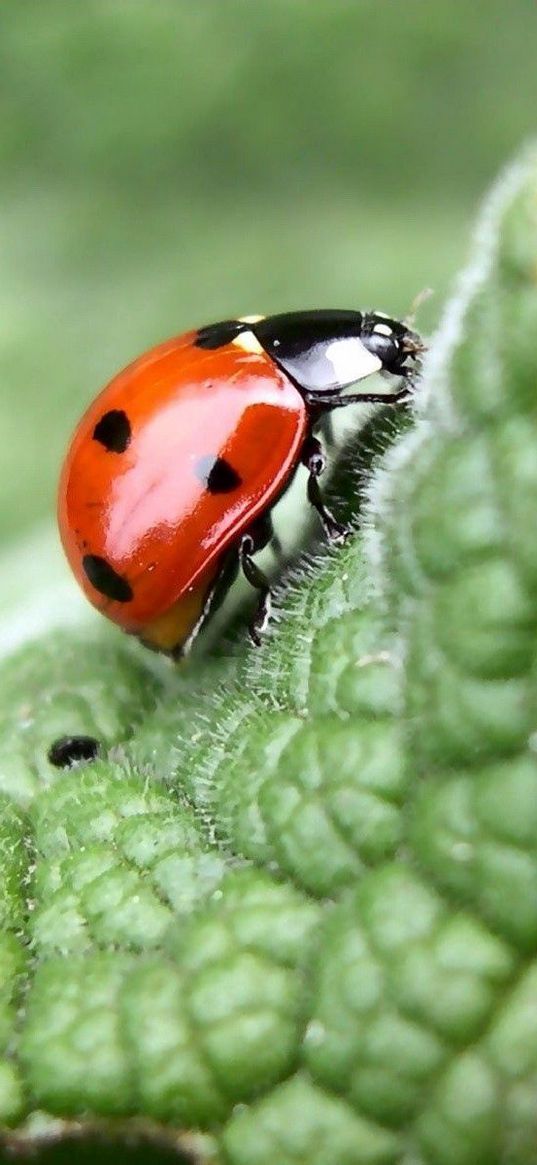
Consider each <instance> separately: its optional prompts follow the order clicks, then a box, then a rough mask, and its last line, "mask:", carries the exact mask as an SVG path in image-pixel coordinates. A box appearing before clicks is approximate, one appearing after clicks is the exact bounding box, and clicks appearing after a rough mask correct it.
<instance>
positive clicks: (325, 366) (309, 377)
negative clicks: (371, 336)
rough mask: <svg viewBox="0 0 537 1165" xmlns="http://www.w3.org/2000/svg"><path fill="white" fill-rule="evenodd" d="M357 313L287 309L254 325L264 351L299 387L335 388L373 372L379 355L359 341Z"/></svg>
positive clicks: (311, 390) (378, 365) (309, 389)
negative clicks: (286, 311) (289, 310)
mask: <svg viewBox="0 0 537 1165" xmlns="http://www.w3.org/2000/svg"><path fill="white" fill-rule="evenodd" d="M362 318H363V317H362V314H361V312H351V311H349V312H343V311H341V312H339V311H317V312H315V311H312V312H289V313H288V314H286V315H277V316H269V317H268V318H267V319H264V320H262V321H260V322H259V323H258V324H255V326H254V329H253V330H254V331H255V334H256V336H257V338H258V340H259V342H260V344H262V346H263V348H264V349H265V352H267V353H268V355H269V356H270V357H271V358H272V359H273V360H274V363H275V364H277V365H278V366H279V367H280V368H281V369H282V370H283V372H285V373H286V374H287V375H288V376H289V377H290V379H291V380H293V382H294V383H295V384H297V385H298V387H299V388H300V389H302V390H303V391H306V392H308V393H314V392H319V393H326V392H334V393H337V392H340V391H341V389H342V388H345V387H346V386H347V385H350V384H355V383H356V381H358V380H363V379H364V377H366V376H370V375H371V373H372V372H378V371H379V370H380V369H381V368H382V359H381V357H379V356H377V355H376V353H375V352H374V351H373V350H372V349H370V348H369V347H368V346H366V345H365V344H364V342H363V340H362V336H361V332H362Z"/></svg>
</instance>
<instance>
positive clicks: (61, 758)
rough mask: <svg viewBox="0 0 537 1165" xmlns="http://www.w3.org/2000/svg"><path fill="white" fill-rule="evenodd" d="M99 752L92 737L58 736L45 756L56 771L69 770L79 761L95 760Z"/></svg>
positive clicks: (99, 748)
mask: <svg viewBox="0 0 537 1165" xmlns="http://www.w3.org/2000/svg"><path fill="white" fill-rule="evenodd" d="M100 751H101V746H100V744H99V741H98V740H95V738H94V737H93V736H60V738H59V740H55V741H54V744H51V746H50V748H49V750H48V753H47V756H48V759H49V761H50V764H51V765H54V766H55V767H56V768H57V769H69V768H70V767H71V765H74V764H77V763H78V762H79V761H90V760H95V759H96V757H98V755H99V753H100Z"/></svg>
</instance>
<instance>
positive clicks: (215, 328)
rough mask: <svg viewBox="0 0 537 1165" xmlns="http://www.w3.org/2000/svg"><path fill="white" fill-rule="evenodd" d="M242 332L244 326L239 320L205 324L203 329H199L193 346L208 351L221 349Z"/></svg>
mask: <svg viewBox="0 0 537 1165" xmlns="http://www.w3.org/2000/svg"><path fill="white" fill-rule="evenodd" d="M244 331H245V325H244V324H242V323H241V322H240V320H223V321H222V323H220V324H207V326H206V327H205V328H200V330H199V332H198V334H197V336H196V339H195V340H194V344H195V346H196V348H208V349H209V350H212V349H213V348H223V347H224V345H225V344H231V341H232V340H234V339H235V336H238V335H240V333H241V332H244Z"/></svg>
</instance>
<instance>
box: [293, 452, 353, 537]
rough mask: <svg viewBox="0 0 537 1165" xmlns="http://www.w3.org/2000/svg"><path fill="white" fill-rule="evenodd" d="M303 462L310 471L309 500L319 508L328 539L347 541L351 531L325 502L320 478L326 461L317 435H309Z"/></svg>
mask: <svg viewBox="0 0 537 1165" xmlns="http://www.w3.org/2000/svg"><path fill="white" fill-rule="evenodd" d="M302 462H303V464H304V465H305V466H306V469H307V470H308V473H309V477H308V487H307V492H308V501H309V502H310V504H311V505H312V506H313V507H314V509H316V510H317V513H318V515H319V517H320V519H321V522H322V526H323V530H324V532H325V534H326V537H327V538H328V541H329V542H335V543H339V544H341V543H342V542H344V541H345V539H346V537H347V535H348V533H349V531H348V530H347V528H346V526H342V525H341V523H340V522H337V521H336V519H335V518H334V515H333V514H332V513H331V511H330V510H329V509H328V507H327V506H325V504H324V502H323V495H322V493H321V490H320V487H319V481H318V478H319V477H320V475H321V473H322V472H323V470H324V468H325V465H326V461H325V456H324V453H323V449H322V445H321V442H320V441H318V440H317V438H316V437H308V440H307V441H306V443H305V445H304V448H303V450H302Z"/></svg>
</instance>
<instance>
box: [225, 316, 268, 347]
mask: <svg viewBox="0 0 537 1165" xmlns="http://www.w3.org/2000/svg"><path fill="white" fill-rule="evenodd" d="M264 319H265V317H264V316H239V322H240V323H241V324H257V323H259V320H264ZM231 343H232V344H235V347H236V348H241V349H242V351H243V352H255V354H256V356H259V355H260V354H262V353H263V348H262V347H261V344H260V343H259V340H258V339H257V337H256V336H254V333H253V332H240V333H239V335H238V336H235V339H234V340H232V341H231Z"/></svg>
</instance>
